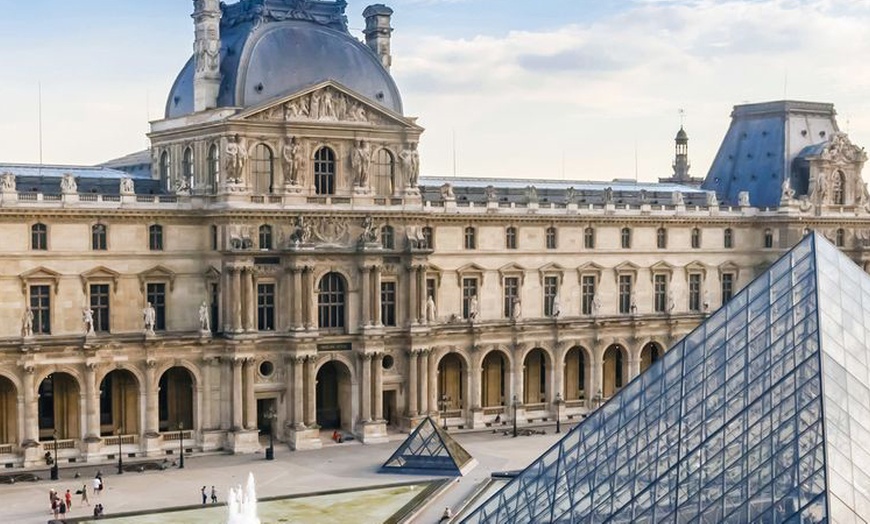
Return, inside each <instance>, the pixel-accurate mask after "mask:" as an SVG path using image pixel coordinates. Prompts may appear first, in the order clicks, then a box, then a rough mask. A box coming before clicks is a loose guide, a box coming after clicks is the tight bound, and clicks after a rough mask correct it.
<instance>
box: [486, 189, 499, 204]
mask: <svg viewBox="0 0 870 524" xmlns="http://www.w3.org/2000/svg"><path fill="white" fill-rule="evenodd" d="M484 192H485V193H486V201H487V202H495V201H497V200H498V192H497V191H496V190H495V187H494V186H486V189H484Z"/></svg>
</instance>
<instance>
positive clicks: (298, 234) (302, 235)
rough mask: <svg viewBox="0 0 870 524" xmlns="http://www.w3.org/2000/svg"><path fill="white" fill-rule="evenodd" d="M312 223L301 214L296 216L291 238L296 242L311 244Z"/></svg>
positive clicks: (297, 243)
mask: <svg viewBox="0 0 870 524" xmlns="http://www.w3.org/2000/svg"><path fill="white" fill-rule="evenodd" d="M311 234H312V233H311V224H309V223H308V222H306V221H305V217H303V216H302V215H299V216H298V217H296V223H295V224H294V226H293V234H292V235H291V236H290V239H291V240H292V241H293V243H294V244H296V245H299V244H310V243H311Z"/></svg>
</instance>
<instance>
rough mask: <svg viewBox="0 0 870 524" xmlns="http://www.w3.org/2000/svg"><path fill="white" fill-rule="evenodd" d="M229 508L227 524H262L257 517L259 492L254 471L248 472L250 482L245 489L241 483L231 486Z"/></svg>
mask: <svg viewBox="0 0 870 524" xmlns="http://www.w3.org/2000/svg"><path fill="white" fill-rule="evenodd" d="M227 508H229V513H230V516H229V518H228V519H227V524H260V519H258V518H257V492H256V489H255V487H254V474H253V473H248V482H247V484H245V488H244V490H242V486H241V485H240V486H238V487H236V488H230V494H229V495H228V496H227Z"/></svg>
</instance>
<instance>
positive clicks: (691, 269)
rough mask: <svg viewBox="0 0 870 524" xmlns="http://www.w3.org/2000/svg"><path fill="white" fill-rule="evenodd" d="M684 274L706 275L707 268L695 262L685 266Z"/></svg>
mask: <svg viewBox="0 0 870 524" xmlns="http://www.w3.org/2000/svg"><path fill="white" fill-rule="evenodd" d="M685 269H686V273H687V274H688V273H704V274H706V273H707V266H705V265H704V264H702V263H701V262H699V261H697V260H695V261H692V262H689V263H688V264H686V267H685Z"/></svg>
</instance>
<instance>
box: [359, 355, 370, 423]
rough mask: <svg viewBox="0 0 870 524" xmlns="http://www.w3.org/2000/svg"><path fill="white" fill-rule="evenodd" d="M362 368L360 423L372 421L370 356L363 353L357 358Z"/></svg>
mask: <svg viewBox="0 0 870 524" xmlns="http://www.w3.org/2000/svg"><path fill="white" fill-rule="evenodd" d="M359 360H360V366H361V368H362V379H361V380H360V405H361V406H362V416H361V420H362V422H364V423H365V422H371V421H372V356H371V355H369V354H367V353H363V354H360V356H359Z"/></svg>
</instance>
